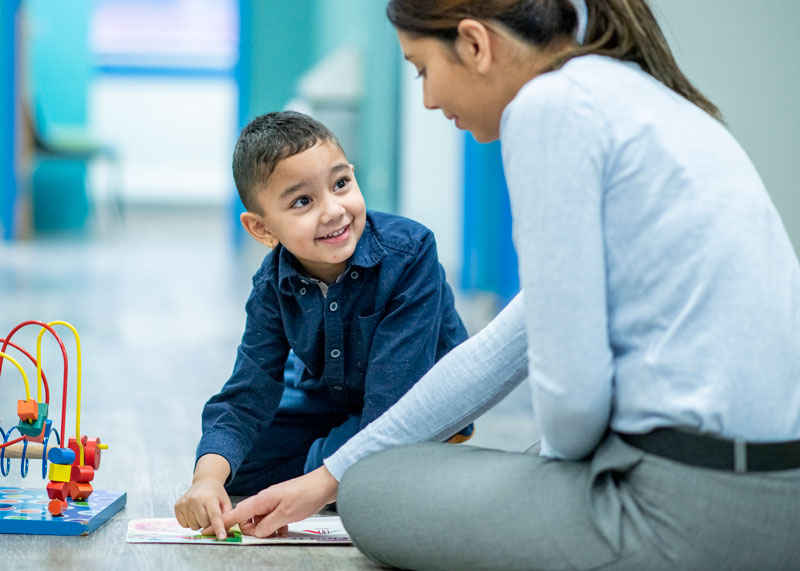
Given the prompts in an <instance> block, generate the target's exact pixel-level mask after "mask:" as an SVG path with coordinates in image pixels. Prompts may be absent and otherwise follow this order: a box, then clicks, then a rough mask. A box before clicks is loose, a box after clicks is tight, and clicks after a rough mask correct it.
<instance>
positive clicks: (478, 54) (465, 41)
mask: <svg viewBox="0 0 800 571" xmlns="http://www.w3.org/2000/svg"><path fill="white" fill-rule="evenodd" d="M457 29H458V36H457V37H456V41H455V50H456V53H457V54H458V57H459V59H461V61H462V62H463V63H464V64H466V65H468V66H469V67H471V68H472V69H474V70H475V71H476V72H478V73H480V74H484V73H486V72H487V71H489V68H490V67H491V64H492V58H493V54H492V42H491V31H490V30H489V28H487V27H486V25H485V24H484V23H483V22H481V21H479V20H474V19H472V18H465V19H464V20H461V21H460V22H459V23H458V28H457Z"/></svg>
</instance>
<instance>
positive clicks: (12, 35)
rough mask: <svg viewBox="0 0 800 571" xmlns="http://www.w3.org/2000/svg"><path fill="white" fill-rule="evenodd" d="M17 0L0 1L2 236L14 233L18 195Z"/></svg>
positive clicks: (7, 236)
mask: <svg viewBox="0 0 800 571" xmlns="http://www.w3.org/2000/svg"><path fill="white" fill-rule="evenodd" d="M18 9H19V0H2V1H1V2H0V228H1V229H2V236H3V238H5V239H9V238H11V237H12V236H13V235H14V221H13V218H14V208H15V202H16V196H17V176H16V163H17V161H16V156H17V152H18V150H17V110H16V93H17V89H18V86H17V82H16V74H17V69H16V56H17V32H16V25H15V23H16V17H17V13H18Z"/></svg>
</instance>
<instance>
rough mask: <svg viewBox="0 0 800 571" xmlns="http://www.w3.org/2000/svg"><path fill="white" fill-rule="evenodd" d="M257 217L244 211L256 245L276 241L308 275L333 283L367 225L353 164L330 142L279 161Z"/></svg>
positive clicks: (260, 199)
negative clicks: (256, 242) (293, 257)
mask: <svg viewBox="0 0 800 571" xmlns="http://www.w3.org/2000/svg"><path fill="white" fill-rule="evenodd" d="M257 202H258V207H259V210H260V211H261V213H262V214H258V213H255V212H245V213H243V214H242V217H241V220H242V224H243V225H244V227H245V229H246V230H247V231H248V232H249V233H250V235H252V236H253V237H254V238H255V239H256V240H258V241H259V242H261V243H263V244H266V245H274V242H275V241H278V242H280V243H281V244H283V247H284V248H286V249H287V250H289V251H290V252H291V253H292V254H294V256H295V258H297V260H298V261H299V262H300V263H301V264H302V266H303V268H304V269H305V270H306V272H308V274H309V275H310V276H312V277H315V278H317V279H320V280H323V281H325V282H328V283H330V282H332V281H334V280H335V279H336V278H337V277H338V276H339V274H341V273H342V272H343V271H344V269H345V267H346V265H347V260H348V259H349V258H350V256H352V255H353V252H354V251H355V249H356V244H357V243H358V240H359V238H361V234H362V233H363V231H364V225H365V223H366V206H365V205H364V197H363V196H362V195H361V189H359V188H358V183H357V182H356V178H355V175H354V174H353V165H351V164H349V163H348V162H347V158H346V157H345V155H344V153H343V152H342V150H341V149H340V148H339V147H338V146H337V145H336V144H335V143H331V142H329V141H319V142H317V143H316V144H315V145H314V146H313V147H311V148H309V149H307V150H305V151H303V152H301V153H298V154H296V155H293V156H291V157H287V158H285V159H282V160H281V161H280V162H279V163H278V164H277V166H276V167H275V170H274V171H273V172H272V174H271V175H270V177H269V179H268V180H267V184H266V186H265V187H263V188H261V189H260V190H259V192H258V197H257Z"/></svg>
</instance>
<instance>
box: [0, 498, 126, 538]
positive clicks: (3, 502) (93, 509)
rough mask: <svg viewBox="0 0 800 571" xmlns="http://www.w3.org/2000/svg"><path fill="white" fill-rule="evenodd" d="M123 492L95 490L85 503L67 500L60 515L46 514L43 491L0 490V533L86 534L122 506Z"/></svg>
mask: <svg viewBox="0 0 800 571" xmlns="http://www.w3.org/2000/svg"><path fill="white" fill-rule="evenodd" d="M127 500H128V496H127V494H126V493H125V492H118V491H105V490H95V491H94V492H92V495H91V496H89V498H88V499H87V500H85V501H77V502H73V501H72V500H71V499H70V500H67V503H68V504H69V507H68V508H67V509H66V510H65V511H64V515H61V516H52V515H50V512H49V511H47V504H48V503H50V498H48V497H47V491H46V490H44V489H41V490H32V489H24V488H4V487H0V533H19V534H26V535H88V534H90V533H92V532H93V531H94V530H95V529H97V528H98V527H100V526H101V525H103V524H104V523H105V522H106V521H108V519H109V518H110V517H111V516H113V515H114V514H115V513H117V512H118V511H119V510H121V509H122V508H124V507H125V503H126V502H127Z"/></svg>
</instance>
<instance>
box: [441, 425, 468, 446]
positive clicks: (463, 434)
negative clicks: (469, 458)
mask: <svg viewBox="0 0 800 571" xmlns="http://www.w3.org/2000/svg"><path fill="white" fill-rule="evenodd" d="M474 433H475V424H474V423H470V424H469V425H467V426H465V427H464V428H462V429H461V430H459V431H458V432H456V433H455V434H454V435H453V436H451V437H450V438H448V439H447V440H446V441H445V442H447V443H448V444H461V443H462V442H466V441H467V440H469V439H470V438H472V435H473V434H474Z"/></svg>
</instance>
